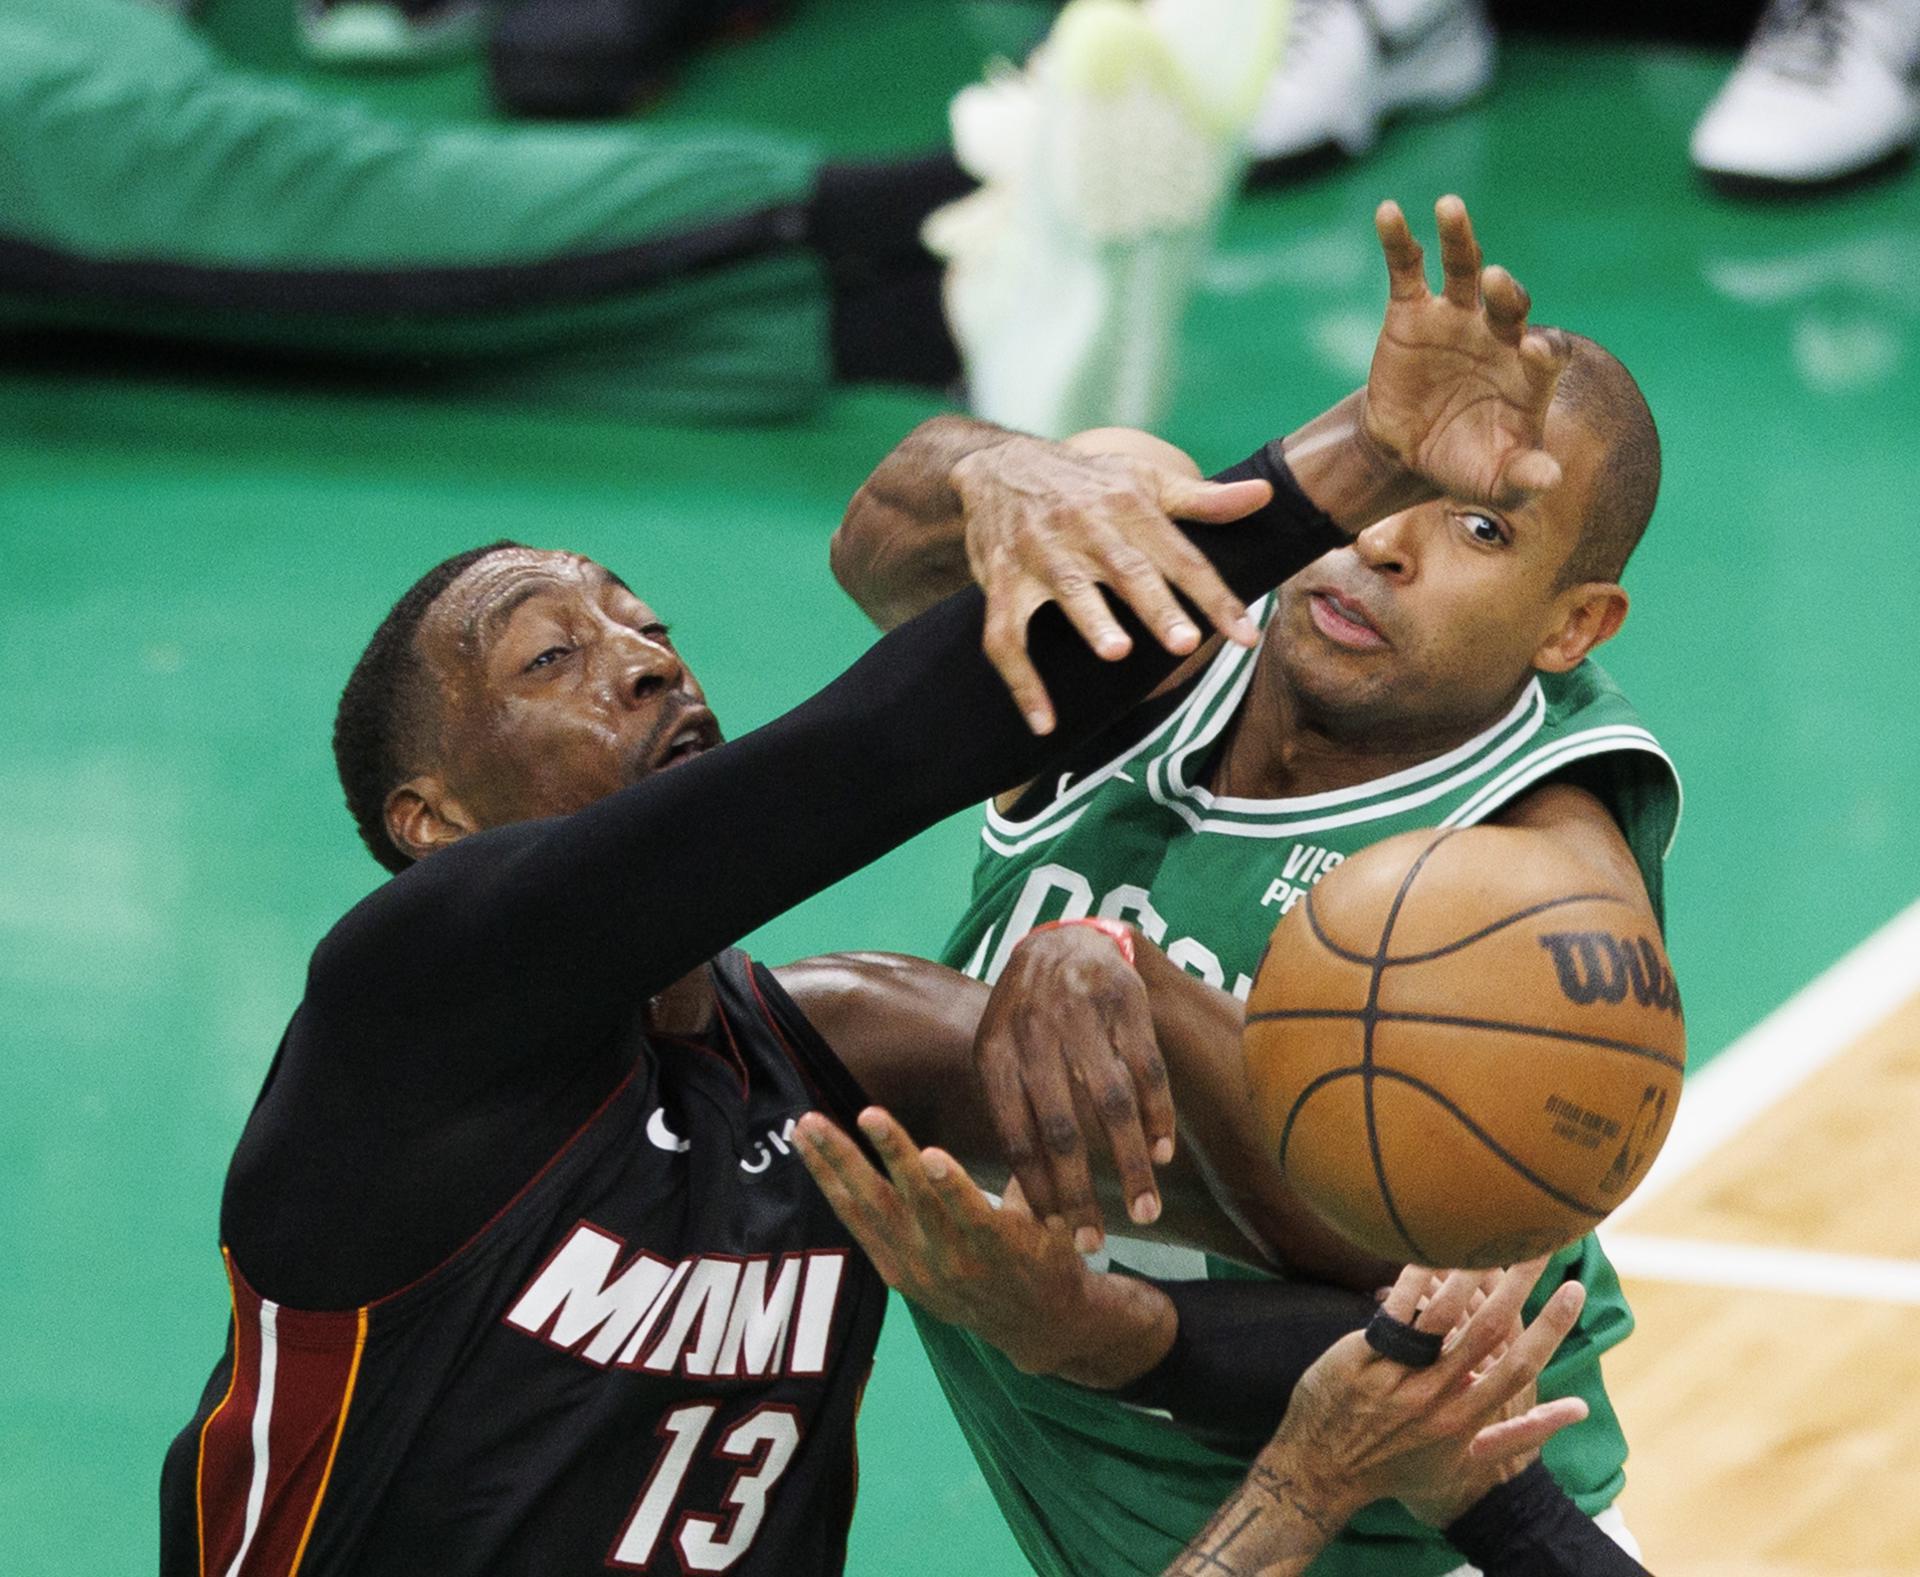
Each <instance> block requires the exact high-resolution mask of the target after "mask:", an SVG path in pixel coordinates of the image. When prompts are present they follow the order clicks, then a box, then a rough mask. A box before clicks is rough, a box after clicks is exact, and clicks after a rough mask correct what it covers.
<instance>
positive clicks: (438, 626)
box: [420, 549, 721, 826]
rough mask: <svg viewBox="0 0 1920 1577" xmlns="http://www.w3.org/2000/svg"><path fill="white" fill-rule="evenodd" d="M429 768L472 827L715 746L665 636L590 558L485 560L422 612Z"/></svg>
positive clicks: (572, 802)
mask: <svg viewBox="0 0 1920 1577" xmlns="http://www.w3.org/2000/svg"><path fill="white" fill-rule="evenodd" d="M420 641H421V650H422V652H423V654H424V655H425V656H426V658H427V660H428V662H429V664H430V665H431V666H432V668H433V669H434V671H435V673H436V675H437V677H438V678H439V680H440V682H441V686H442V690H441V720H442V735H441V740H440V744H441V747H442V756H443V769H444V771H445V773H446V776H447V778H448V780H449V786H450V787H451V788H452V789H453V791H454V793H455V794H456V795H457V796H458V798H459V800H460V802H461V804H462V805H463V806H464V807H465V808H466V810H467V811H468V812H469V813H470V814H472V815H473V816H474V817H476V818H477V820H478V821H479V823H480V824H481V825H482V826H503V825H505V824H507V823H509V822H514V821H524V820H528V819H530V818H532V817H536V816H559V815H566V814H567V813H569V812H571V811H576V810H580V809H582V808H583V807H585V806H587V805H591V804H592V803H593V802H594V801H595V800H598V799H601V798H604V797H605V796H606V795H608V794H611V793H613V792H614V791H615V790H617V789H621V788H625V787H626V786H627V785H628V784H630V783H635V782H638V781H639V780H640V779H641V778H643V777H645V776H647V775H648V774H649V773H651V772H657V771H661V770H664V769H667V768H671V767H674V766H677V765H679V764H680V763H681V762H683V761H690V760H692V759H693V757H694V756H696V755H698V754H700V753H701V752H702V751H704V750H708V749H711V748H712V747H713V746H714V745H717V744H718V743H719V742H720V738H721V735H720V728H719V725H718V724H717V723H716V722H715V721H714V717H713V714H712V713H711V712H710V711H708V710H707V705H706V697H705V695H704V694H703V693H702V691H701V689H700V686H699V684H698V682H696V681H695V679H694V677H693V675H692V674H691V673H689V672H688V671H687V667H686V664H685V663H683V662H682V661H681V660H680V655H679V653H678V652H676V651H675V650H674V647H673V642H672V641H671V639H670V638H669V637H668V633H667V627H666V625H665V624H663V623H662V622H661V621H660V618H659V616H658V615H657V614H655V613H654V611H653V610H652V609H651V608H649V607H648V606H647V605H646V604H645V603H644V602H642V601H641V600H640V599H639V598H638V597H636V596H635V595H634V594H633V593H632V592H631V591H629V590H628V589H627V588H626V587H625V586H624V585H622V584H621V583H620V582H619V581H618V580H617V579H615V578H614V577H613V576H612V575H610V574H609V573H608V572H607V571H606V570H604V569H602V568H601V567H600V566H599V565H598V564H595V563H594V562H593V561H592V560H591V559H585V558H581V557H578V556H577V555H575V554H571V553H544V552H537V551H534V550H531V549H513V550H508V551H502V552H499V553H493V554H489V555H488V556H487V557H486V558H484V559H482V560H480V562H479V563H477V564H475V565H473V566H472V567H471V568H470V569H468V570H467V572H466V573H465V574H464V575H462V576H461V577H460V578H459V579H458V580H457V581H455V582H454V584H453V585H451V586H449V587H448V588H447V590H446V591H445V592H443V593H442V594H441V595H440V597H439V598H438V599H437V600H436V601H435V602H434V605H433V607H432V608H431V609H430V610H429V612H428V614H427V617H426V619H425V620H424V621H422V624H421V629H420Z"/></svg>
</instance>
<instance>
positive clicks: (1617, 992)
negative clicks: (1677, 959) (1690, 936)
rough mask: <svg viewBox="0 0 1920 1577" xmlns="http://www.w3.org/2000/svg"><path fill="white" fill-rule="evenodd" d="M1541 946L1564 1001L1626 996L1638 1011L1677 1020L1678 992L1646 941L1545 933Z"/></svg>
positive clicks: (1619, 999) (1595, 934)
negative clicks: (1550, 961) (1548, 956)
mask: <svg viewBox="0 0 1920 1577" xmlns="http://www.w3.org/2000/svg"><path fill="white" fill-rule="evenodd" d="M1540 945H1541V946H1542V947H1544V948H1545V949H1546V950H1547V952H1548V953H1550V954H1551V955H1552V957H1553V969H1554V973H1555V974H1556V975H1558V976H1559V977H1560V992H1561V994H1562V995H1563V996H1564V997H1566V999H1567V1000H1568V1001H1569V1002H1572V1003H1576V1004H1578V1005H1579V1006H1582V1007H1584V1006H1586V1005H1587V1004H1588V1003H1591V1002H1609V1003H1611V1002H1624V1001H1625V1000H1626V998H1627V993H1628V992H1629V991H1631V992H1632V993H1633V999H1634V1001H1636V1002H1638V1003H1639V1004H1640V1006H1642V1007H1643V1008H1657V1009H1659V1010H1660V1011H1661V1012H1663V1013H1671V1014H1672V1015H1673V1016H1674V1017H1675V1018H1678V1017H1680V988H1679V986H1678V985H1676V984H1675V983H1674V978H1673V972H1672V971H1671V970H1670V969H1668V968H1667V965H1666V961H1665V960H1664V959H1663V958H1662V957H1661V956H1660V949H1659V948H1658V947H1657V946H1656V945H1655V944H1654V943H1653V942H1652V941H1650V940H1649V939H1648V938H1646V937H1644V936H1642V937H1630V936H1609V935H1608V934H1607V933H1606V932H1605V931H1550V932H1548V933H1547V934H1546V935H1545V936H1542V937H1541V938H1540Z"/></svg>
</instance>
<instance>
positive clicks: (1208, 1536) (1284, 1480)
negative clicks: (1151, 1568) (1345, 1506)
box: [1170, 1462, 1340, 1577]
mask: <svg viewBox="0 0 1920 1577" xmlns="http://www.w3.org/2000/svg"><path fill="white" fill-rule="evenodd" d="M1339 1531H1340V1521H1339V1519H1337V1518H1332V1517H1329V1516H1328V1515H1327V1513H1326V1512H1325V1511H1323V1510H1322V1509H1321V1508H1320V1507H1319V1506H1317V1505H1316V1504H1315V1503H1314V1501H1313V1498H1312V1496H1311V1494H1310V1493H1309V1491H1308V1490H1307V1488H1306V1487H1305V1486H1304V1485H1301V1484H1300V1483H1298V1482H1297V1481H1296V1480H1294V1479H1293V1478H1292V1477H1291V1476H1289V1475H1288V1474H1285V1473H1281V1472H1279V1471H1277V1470H1276V1469H1274V1468H1271V1467H1269V1466H1268V1465H1267V1464H1266V1463H1264V1462H1256V1463H1255V1464H1254V1465H1253V1471H1252V1472H1251V1473H1249V1474H1248V1475H1247V1481H1246V1483H1245V1484H1244V1485H1243V1486H1242V1487H1241V1488H1240V1490H1239V1492H1238V1493H1237V1494H1235V1495H1234V1497H1233V1498H1232V1499H1231V1500H1229V1501H1228V1502H1227V1503H1226V1504H1225V1505H1224V1506H1222V1507H1221V1508H1220V1509H1219V1511H1217V1512H1215V1513H1214V1516H1213V1520H1212V1521H1211V1522H1209V1523H1208V1524H1207V1525H1206V1527H1205V1528H1203V1529H1202V1530H1201V1532H1200V1536H1199V1537H1198V1538H1196V1539H1195V1540H1194V1541H1193V1543H1191V1544H1189V1545H1188V1546H1187V1548H1186V1550H1185V1551H1184V1552H1183V1553H1182V1554H1181V1556H1180V1558H1179V1559H1178V1560H1177V1561H1175V1562H1174V1564H1173V1566H1172V1567H1171V1569H1170V1570H1171V1573H1172V1577H1246V1574H1248V1573H1251V1572H1255V1571H1258V1570H1260V1569H1261V1568H1262V1567H1266V1566H1271V1565H1274V1564H1277V1563H1279V1562H1283V1561H1286V1560H1289V1559H1306V1558H1310V1557H1311V1556H1313V1555H1316V1554H1318V1553H1319V1551H1320V1550H1321V1549H1322V1547H1324V1546H1325V1545H1326V1544H1327V1543H1328V1541H1329V1540H1331V1539H1332V1538H1333V1536H1334V1535H1335V1534H1337V1533H1338V1532H1339Z"/></svg>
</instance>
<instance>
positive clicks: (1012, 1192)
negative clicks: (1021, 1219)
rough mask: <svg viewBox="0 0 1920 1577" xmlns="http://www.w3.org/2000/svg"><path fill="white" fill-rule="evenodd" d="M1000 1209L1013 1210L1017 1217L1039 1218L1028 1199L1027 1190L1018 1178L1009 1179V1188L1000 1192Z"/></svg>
mask: <svg viewBox="0 0 1920 1577" xmlns="http://www.w3.org/2000/svg"><path fill="white" fill-rule="evenodd" d="M1000 1208H1001V1209H1002V1210H1011V1211H1012V1212H1013V1213H1014V1214H1015V1215H1017V1216H1028V1217H1037V1216H1038V1214H1039V1212H1038V1211H1036V1210H1035V1209H1034V1208H1033V1205H1032V1204H1031V1203H1030V1202H1029V1201H1028V1199H1027V1190H1026V1187H1025V1185H1024V1184H1022V1183H1021V1181H1020V1179H1019V1178H1017V1177H1009V1178H1008V1179H1007V1186H1006V1187H1005V1188H1003V1189H1002V1190H1001V1191H1000Z"/></svg>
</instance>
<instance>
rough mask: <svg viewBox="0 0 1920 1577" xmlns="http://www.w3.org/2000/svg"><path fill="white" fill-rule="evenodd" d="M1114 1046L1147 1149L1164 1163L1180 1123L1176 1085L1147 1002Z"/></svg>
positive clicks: (1157, 1163) (1157, 1162)
mask: <svg viewBox="0 0 1920 1577" xmlns="http://www.w3.org/2000/svg"><path fill="white" fill-rule="evenodd" d="M1113 1049H1114V1054H1115V1055H1116V1056H1118V1057H1119V1058H1120V1060H1121V1061H1122V1062H1123V1063H1125V1064H1126V1066H1127V1071H1128V1072H1129V1073H1130V1074H1131V1075H1132V1077H1133V1094H1134V1099H1135V1100H1137V1101H1138V1102H1139V1103H1140V1129H1141V1131H1142V1132H1143V1133H1144V1134H1145V1135H1146V1138H1147V1153H1148V1155H1149V1156H1150V1157H1151V1158H1152V1160H1153V1164H1154V1165H1155V1166H1165V1165H1166V1164H1167V1163H1168V1162H1169V1161H1171V1160H1172V1159H1173V1148H1174V1141H1175V1138H1176V1136H1177V1135H1178V1133H1179V1130H1180V1124H1179V1120H1178V1118H1177V1117H1176V1116H1175V1114H1174V1109H1173V1086H1172V1083H1171V1082H1170V1081H1169V1079H1168V1077H1167V1064H1166V1059H1165V1058H1163V1057H1162V1056H1161V1055H1160V1037H1159V1036H1157V1035H1155V1034H1154V1033H1153V1021H1152V1019H1151V1017H1150V1016H1149V1015H1148V1010H1147V1008H1146V1006H1145V1004H1144V1003H1143V1004H1142V1005H1141V1014H1140V1018H1139V1021H1138V1022H1129V1023H1126V1024H1123V1025H1122V1026H1121V1029H1120V1032H1119V1033H1118V1034H1117V1035H1115V1037H1114V1047H1113ZM1134 1219H1135V1220H1138V1219H1139V1218H1138V1217H1137V1216H1136V1217H1135V1218H1134Z"/></svg>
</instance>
